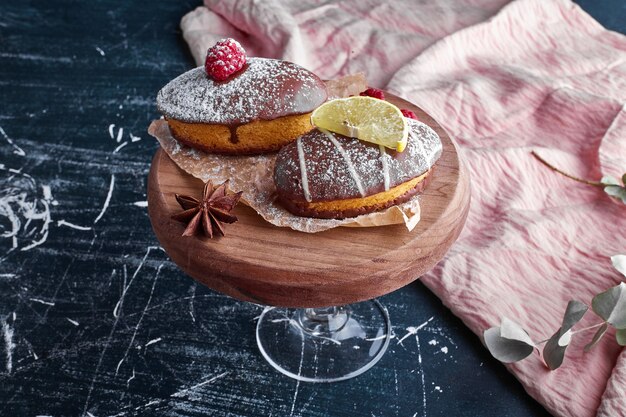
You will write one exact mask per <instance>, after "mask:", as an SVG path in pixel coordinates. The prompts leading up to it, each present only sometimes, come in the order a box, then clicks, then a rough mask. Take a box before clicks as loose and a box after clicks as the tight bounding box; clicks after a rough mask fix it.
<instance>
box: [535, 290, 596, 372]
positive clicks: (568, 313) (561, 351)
mask: <svg viewBox="0 0 626 417" xmlns="http://www.w3.org/2000/svg"><path fill="white" fill-rule="evenodd" d="M588 309H589V307H587V305H586V304H585V303H581V302H580V301H577V300H572V301H570V302H569V303H567V308H566V309H565V314H563V322H562V324H561V327H560V328H559V330H557V331H556V333H554V334H553V335H552V337H551V338H550V339H548V342H547V343H546V345H545V346H544V347H543V360H544V361H545V362H546V365H548V368H550V369H551V370H555V369H557V368H558V367H559V366H561V364H562V363H563V358H564V357H565V349H567V346H568V345H569V343H570V341H571V340H572V331H571V329H572V327H574V325H575V324H576V323H578V322H579V321H580V320H581V319H582V318H583V316H584V315H585V313H586V312H587V310H588Z"/></svg>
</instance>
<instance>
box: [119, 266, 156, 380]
mask: <svg viewBox="0 0 626 417" xmlns="http://www.w3.org/2000/svg"><path fill="white" fill-rule="evenodd" d="M161 268H163V264H161V265H159V267H158V268H157V272H156V274H155V275H154V280H153V281H152V289H151V290H150V296H149V297H148V301H147V302H146V306H145V307H144V309H143V311H142V313H141V316H139V320H138V321H137V325H136V326H135V331H134V332H133V336H132V337H131V339H130V343H129V344H128V347H127V348H126V352H124V356H123V357H122V359H120V361H119V362H118V364H117V367H116V368H115V375H117V374H118V372H119V371H120V367H121V366H122V363H123V362H124V360H126V357H127V356H128V352H129V351H130V348H131V347H132V345H133V342H134V341H135V337H136V336H137V332H138V331H139V326H141V322H142V320H143V317H144V316H145V315H146V310H148V307H150V302H151V301H152V296H153V295H154V289H155V287H156V283H157V280H158V279H159V275H160V274H161ZM159 340H161V339H160V338H159ZM157 342H158V340H157ZM154 343H156V342H154ZM149 344H150V343H148V344H146V346H148V345H149Z"/></svg>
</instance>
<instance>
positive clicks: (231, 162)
mask: <svg viewBox="0 0 626 417" xmlns="http://www.w3.org/2000/svg"><path fill="white" fill-rule="evenodd" d="M148 133H150V134H151V135H152V136H154V137H155V138H156V139H157V140H158V141H159V143H160V144H161V147H162V148H163V150H164V151H165V152H167V154H168V155H169V156H170V158H172V160H173V161H174V162H175V163H176V164H177V165H178V166H179V167H180V168H181V169H183V170H184V171H185V172H187V173H189V174H190V175H193V176H194V177H196V178H199V179H201V180H202V181H205V182H206V181H207V180H209V179H211V180H212V181H213V182H216V183H221V182H223V181H226V180H227V179H230V188H231V189H232V190H233V191H243V195H242V199H241V201H242V202H243V203H245V204H246V205H248V206H250V207H251V208H253V209H254V210H255V211H256V212H257V213H259V214H260V215H261V217H263V218H264V219H265V220H266V221H268V222H270V223H272V224H273V225H276V226H280V227H289V228H291V229H294V230H298V231H300V232H307V233H316V232H321V231H323V230H327V229H332V228H334V227H338V226H352V227H371V226H385V225H390V224H402V223H404V224H405V225H406V227H407V229H409V230H413V228H414V227H415V226H416V225H417V223H418V222H419V219H420V206H419V201H418V199H417V197H414V198H413V199H411V200H409V201H407V202H406V203H404V204H401V205H399V206H393V207H390V208H388V209H386V210H384V211H380V212H375V213H370V214H364V215H361V216H358V217H352V218H347V219H343V220H329V219H314V218H310V217H299V216H295V215H293V214H291V213H289V212H288V211H287V210H285V209H284V208H283V207H282V206H280V204H278V203H277V202H276V201H275V200H276V188H275V187H274V180H273V173H274V162H275V160H276V154H269V155H258V156H224V155H215V154H208V153H205V152H201V151H198V150H195V149H192V148H189V147H187V146H184V145H182V144H181V143H180V142H178V141H177V140H176V139H174V137H172V134H171V133H170V129H169V126H168V124H167V121H165V120H155V121H153V122H152V124H151V125H150V127H149V129H148Z"/></svg>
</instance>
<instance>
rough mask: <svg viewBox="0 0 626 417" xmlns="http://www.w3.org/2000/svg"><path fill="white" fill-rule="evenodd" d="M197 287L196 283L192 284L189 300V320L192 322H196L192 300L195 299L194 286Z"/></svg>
mask: <svg viewBox="0 0 626 417" xmlns="http://www.w3.org/2000/svg"><path fill="white" fill-rule="evenodd" d="M197 287H198V284H193V287H192V288H193V289H192V291H191V297H190V300H189V315H190V316H191V321H193V322H194V323H195V322H196V316H195V315H194V313H193V312H194V305H193V303H194V300H195V299H196V288H197Z"/></svg>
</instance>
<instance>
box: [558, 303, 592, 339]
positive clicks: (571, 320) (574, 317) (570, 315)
mask: <svg viewBox="0 0 626 417" xmlns="http://www.w3.org/2000/svg"><path fill="white" fill-rule="evenodd" d="M587 310H589V307H588V306H587V304H585V303H581V302H580V301H577V300H571V301H570V302H569V303H567V308H566V309H565V314H563V323H562V324H561V329H562V330H563V334H565V333H566V332H567V331H569V329H571V328H572V327H574V325H575V324H576V323H578V322H579V321H580V320H581V319H582V318H583V316H584V315H585V313H586V312H587ZM563 334H562V335H563ZM562 335H561V336H562Z"/></svg>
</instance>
